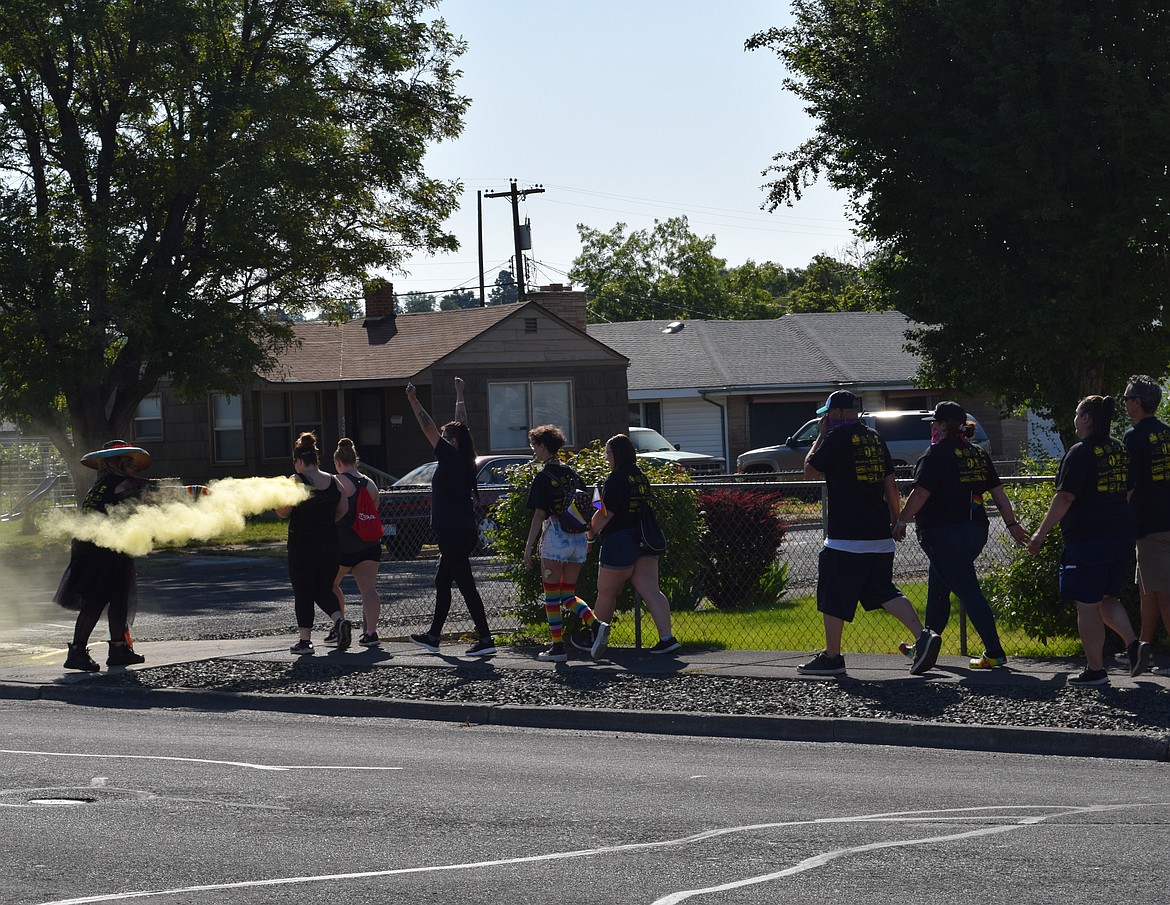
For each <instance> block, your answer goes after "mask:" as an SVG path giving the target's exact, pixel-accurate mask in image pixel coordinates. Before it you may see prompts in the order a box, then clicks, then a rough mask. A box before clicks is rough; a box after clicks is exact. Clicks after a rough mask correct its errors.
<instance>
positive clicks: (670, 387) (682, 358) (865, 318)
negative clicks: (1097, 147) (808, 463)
mask: <svg viewBox="0 0 1170 905" xmlns="http://www.w3.org/2000/svg"><path fill="white" fill-rule="evenodd" d="M910 326H911V322H910V321H909V320H908V319H907V318H906V317H905V316H904V315H902V314H900V313H898V312H896V311H890V312H831V313H818V314H789V315H785V316H784V317H780V318H775V319H772V320H752V321H746V320H741V321H705V320H694V321H630V322H626V323H616V324H592V325H590V326H589V328H588V329H589V335H590V336H592V337H593V338H594V339H597V340H599V341H600V342H602V343H605V345H607V346H609V347H610V348H612V349H614V350H616V351H617V352H620V353H621V354H622V355H624V356H625V357H626V358H628V359H629V360H630V370H629V374H628V376H627V381H628V384H629V393H630V423H631V424H640V425H643V426H646V427H653V428H655V429H656V430H658V431H659V432H660V433H662V434H664V435H665V436H666V437H667V439H669V440H670V441H671V442H672V443H677V444H679V445H680V446H681V447H682V448H684V449H687V450H690V451H693V452H702V453H708V454H709V455H715V456H724V457H725V458H726V459H727V461H728V462H729V463H733V462H735V458H736V456H738V455H739V454H740V453H742V452H744V451H746V450H748V449H755V448H756V447H760V446H768V445H772V444H777V443H783V442H784V441H785V440H786V439H787V438H788V437H790V436H791V435H792V434H793V433H795V431H796V430H797V429H798V428H799V427H800V426H801V425H802V424H804V423H805V422H806V421H807V420H808V419H809V418H811V417H813V413H814V412H815V411H816V409H817V407H818V406H820V405H821V404H822V403H823V402H824V401H825V397H826V396H827V395H828V394H829V393H830V392H832V391H833V390H835V389H841V388H848V389H849V390H851V391H852V392H854V393H855V394H857V395H858V396H859V397H860V398H861V401H862V406H863V408H865V409H866V410H869V411H881V410H887V409H899V410H907V409H926V408H933V406H934V404H935V403H936V402H938V401H939V400H941V399H945V398H948V397H950V395H951V394H950V393H948V392H946V391H944V390H938V389H923V388H921V387H919V386H917V385H915V384H914V383H913V380H912V378H913V375H914V373H915V372H916V371H917V370H918V358H917V356H915V355H913V354H912V353H910V352H908V351H906V348H905V346H906V336H905V333H906V330H907V328H908V327H910ZM959 401H961V402H963V404H964V405H965V406H966V407H967V409H968V410H969V411H970V412H971V413H972V414H973V415H974V416H975V417H976V418H978V419H979V420H980V422H981V423H982V424H983V425H984V427H986V429H987V432H988V435H989V437H990V439H991V448H992V454H993V455H994V456H995V457H996V458H1004V457H1010V458H1015V457H1016V456H1018V454H1019V451H1020V449H1021V448H1022V447H1023V445H1024V443H1025V442H1026V424H1025V423H1024V422H1023V421H1018V422H1017V420H1016V419H1009V420H1006V421H1005V420H1003V419H1001V417H1000V415H999V411H998V410H997V409H996V408H995V407H994V406H993V405H990V404H989V403H988V401H987V400H975V399H969V398H964V397H960V398H959Z"/></svg>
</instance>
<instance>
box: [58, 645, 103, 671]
mask: <svg viewBox="0 0 1170 905" xmlns="http://www.w3.org/2000/svg"><path fill="white" fill-rule="evenodd" d="M65 668H66V669H80V670H81V671H82V672H97V671H98V670H100V669H101V667H100V666H98V665H97V661H96V660H95V659H94V658H93V657H91V656H90V655H89V651H88V650H87V649H86V648H84V647H82V646H81V645H78V644H70V645H69V655H68V656H67V657H66V658H65Z"/></svg>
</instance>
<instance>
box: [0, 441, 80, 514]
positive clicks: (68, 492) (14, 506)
mask: <svg viewBox="0 0 1170 905" xmlns="http://www.w3.org/2000/svg"><path fill="white" fill-rule="evenodd" d="M38 491H41V492H42V495H41V496H39V497H38V498H37V499H36V500H35V501H34V502H32V503H29V497H30V496H32V495H34V494H36V493H37V492H38ZM75 503H76V500H75V493H74V487H73V479H72V477H70V475H69V469H68V468H67V467H66V465H65V462H64V460H63V459H62V458H61V456H60V454H59V453H58V452H57V448H56V447H55V446H54V445H53V444H52V443H51V442H50V441H48V440H20V441H15V442H12V443H8V442H5V443H4V444H2V445H0V517H4V518H9V517H13V518H15V517H18V516H20V515H22V514H31V512H32V511H33V507H34V506H35V507H38V508H41V509H43V508H47V507H50V506H72V505H74V504H75ZM26 510H29V511H28V512H26Z"/></svg>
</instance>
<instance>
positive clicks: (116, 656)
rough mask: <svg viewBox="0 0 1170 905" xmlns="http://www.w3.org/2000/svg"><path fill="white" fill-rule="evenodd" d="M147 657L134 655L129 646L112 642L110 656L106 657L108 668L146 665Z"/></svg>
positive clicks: (132, 649)
mask: <svg viewBox="0 0 1170 905" xmlns="http://www.w3.org/2000/svg"><path fill="white" fill-rule="evenodd" d="M145 662H146V657H144V656H142V654H136V653H134V648H132V647H131V646H130V645H129V644H114V643H113V642H112V641H111V642H110V655H109V656H108V657H106V666H134V665H135V664H136V663H145Z"/></svg>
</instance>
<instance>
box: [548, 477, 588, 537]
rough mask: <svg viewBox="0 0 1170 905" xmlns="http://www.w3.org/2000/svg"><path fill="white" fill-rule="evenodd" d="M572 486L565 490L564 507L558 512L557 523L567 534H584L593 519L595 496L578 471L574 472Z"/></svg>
mask: <svg viewBox="0 0 1170 905" xmlns="http://www.w3.org/2000/svg"><path fill="white" fill-rule="evenodd" d="M572 475H573V477H572V479H571V480H572V482H573V484H572V486H571V488H570V489H568V490H566V492H565V505H564V508H563V509H562V510H561V511H560V512H558V513H557V524H559V525H560V526H561V530H562V531H564V532H565V533H566V534H584V533H585V532H586V531H588V530H589V523H590V521H592V519H593V497H592V496H591V495H590V493H589V491H588V490H587V489H586V488H585V483H584V482H583V481H582V480H581V477H580V475H578V474H577V472H575V471H574V472H572Z"/></svg>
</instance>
